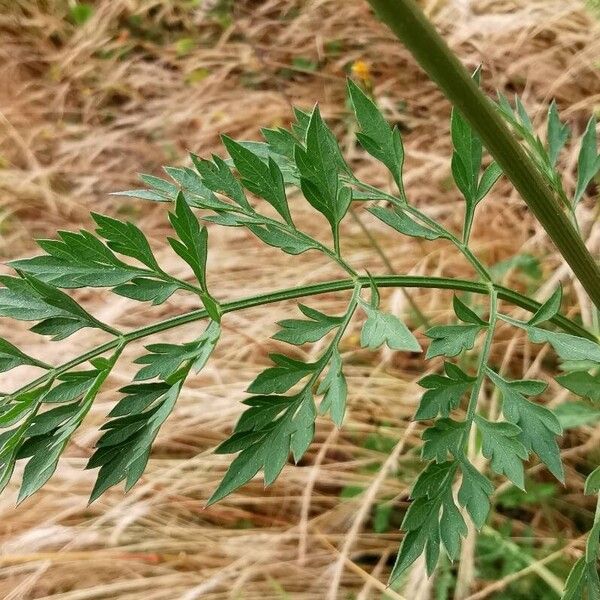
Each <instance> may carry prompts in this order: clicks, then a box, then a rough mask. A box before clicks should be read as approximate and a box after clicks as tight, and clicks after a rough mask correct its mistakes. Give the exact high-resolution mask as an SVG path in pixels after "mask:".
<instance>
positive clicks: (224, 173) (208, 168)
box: [191, 154, 251, 210]
mask: <svg viewBox="0 0 600 600" xmlns="http://www.w3.org/2000/svg"><path fill="white" fill-rule="evenodd" d="M191 157H192V162H193V163H194V166H195V167H196V170H197V171H198V173H200V175H201V176H202V183H203V184H204V185H205V186H206V187H207V188H209V189H210V190H212V191H213V192H216V193H218V194H224V195H225V196H227V197H228V198H231V199H232V200H233V201H234V202H235V203H236V204H238V205H239V206H241V207H242V208H244V209H246V210H251V206H250V203H249V202H248V199H247V198H246V194H245V193H244V188H243V187H242V185H241V184H240V182H239V181H238V180H237V179H236V178H235V177H234V176H233V173H232V172H231V169H230V168H229V166H228V165H227V163H226V162H225V161H224V160H223V159H222V158H220V157H218V156H217V155H215V154H213V156H212V161H210V160H205V159H202V158H200V157H199V156H196V155H195V154H192V155H191Z"/></svg>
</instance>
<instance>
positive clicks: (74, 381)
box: [42, 369, 100, 404]
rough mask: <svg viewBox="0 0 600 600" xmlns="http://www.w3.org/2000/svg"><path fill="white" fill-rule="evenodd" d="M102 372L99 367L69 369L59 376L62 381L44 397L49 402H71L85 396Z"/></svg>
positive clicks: (44, 400) (43, 399)
mask: <svg viewBox="0 0 600 600" xmlns="http://www.w3.org/2000/svg"><path fill="white" fill-rule="evenodd" d="M99 374H100V371H99V370H98V369H92V370H90V371H67V372H66V373H63V374H62V375H59V376H58V380H59V381H61V382H62V383H59V384H58V385H55V386H54V387H53V388H52V389H50V390H49V391H48V392H47V393H46V394H44V396H43V397H42V401H43V402H45V403H48V404H53V403H57V402H71V401H73V400H76V399H77V398H80V397H81V396H83V395H84V394H85V393H86V392H87V391H88V390H89V389H90V387H91V386H92V385H93V383H94V381H95V380H96V377H98V375H99Z"/></svg>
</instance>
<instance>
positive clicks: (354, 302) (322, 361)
mask: <svg viewBox="0 0 600 600" xmlns="http://www.w3.org/2000/svg"><path fill="white" fill-rule="evenodd" d="M362 287H363V286H362V285H361V284H360V282H356V283H355V285H354V289H353V291H352V297H351V298H350V301H349V302H348V308H347V309H346V314H345V315H344V320H343V321H342V322H341V323H340V326H339V327H338V329H337V331H336V332H335V336H334V337H333V339H332V340H331V343H330V344H329V346H328V347H327V350H326V351H325V352H324V353H323V355H322V356H321V357H320V358H319V360H318V364H319V365H320V368H318V369H316V370H315V372H314V373H313V374H312V375H311V377H310V379H309V380H308V383H307V384H306V387H307V388H310V387H312V386H313V385H315V383H316V382H317V380H318V379H319V377H320V376H321V373H322V372H323V369H325V367H326V365H327V363H328V362H329V360H330V359H331V356H332V355H333V351H334V350H335V349H336V348H337V347H338V346H339V343H340V342H341V340H342V337H343V335H344V333H346V329H348V325H350V321H351V320H352V317H353V316H354V313H355V312H356V307H357V306H358V300H359V297H360V290H362Z"/></svg>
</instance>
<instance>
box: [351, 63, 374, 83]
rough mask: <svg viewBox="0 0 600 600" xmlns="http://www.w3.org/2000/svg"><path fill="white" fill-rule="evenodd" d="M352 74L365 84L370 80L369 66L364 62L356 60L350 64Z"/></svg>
mask: <svg viewBox="0 0 600 600" xmlns="http://www.w3.org/2000/svg"><path fill="white" fill-rule="evenodd" d="M352 74H353V75H355V76H356V77H358V78H359V79H360V80H362V81H364V82H367V81H369V80H370V79H371V66H370V65H369V63H368V62H365V61H364V60H356V61H354V62H353V63H352Z"/></svg>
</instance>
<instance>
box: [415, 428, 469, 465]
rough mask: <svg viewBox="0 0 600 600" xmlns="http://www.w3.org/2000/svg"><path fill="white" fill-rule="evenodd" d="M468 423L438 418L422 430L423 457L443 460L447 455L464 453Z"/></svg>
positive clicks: (456, 456)
mask: <svg viewBox="0 0 600 600" xmlns="http://www.w3.org/2000/svg"><path fill="white" fill-rule="evenodd" d="M467 426H468V423H467V422H466V421H454V420H452V419H447V418H446V419H438V420H437V421H436V422H435V424H434V425H432V426H431V427H428V428H427V429H426V430H425V431H424V432H423V441H424V442H425V443H424V444H423V458H424V459H425V460H435V461H436V462H438V463H442V462H445V461H446V460H447V459H448V455H449V454H450V455H452V456H454V458H460V456H461V455H463V454H464V442H465V439H466V437H465V436H466V433H467Z"/></svg>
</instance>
